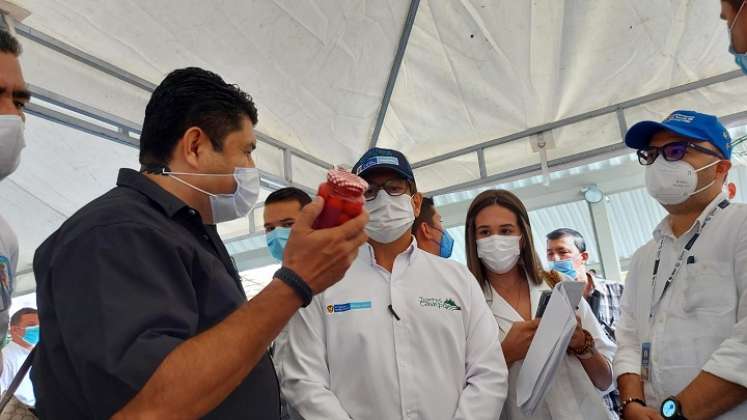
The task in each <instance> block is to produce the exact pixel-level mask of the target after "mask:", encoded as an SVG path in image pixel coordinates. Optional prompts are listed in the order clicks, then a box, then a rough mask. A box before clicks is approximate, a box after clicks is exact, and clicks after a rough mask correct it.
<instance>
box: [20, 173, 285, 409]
mask: <svg viewBox="0 0 747 420" xmlns="http://www.w3.org/2000/svg"><path fill="white" fill-rule="evenodd" d="M117 185H118V186H117V187H115V188H114V189H112V190H111V191H109V192H108V193H106V194H104V195H103V196H101V197H99V198H97V199H95V200H94V201H92V202H91V203H89V204H88V205H86V206H85V207H83V208H82V209H81V210H80V211H78V212H77V213H76V214H75V215H73V216H72V217H71V218H70V219H69V220H67V221H66V222H65V223H64V224H63V225H62V227H60V228H59V230H57V231H56V232H55V233H54V234H52V236H50V237H49V238H48V239H47V240H46V241H45V242H44V243H43V244H42V245H41V247H39V249H38V250H37V251H36V255H35V257H34V274H35V276H36V282H37V301H38V307H39V320H40V325H41V341H40V344H39V345H38V347H37V351H36V357H35V359H34V364H33V367H32V371H31V379H32V382H33V384H34V392H35V394H36V409H37V412H38V413H39V415H40V417H41V418H55V419H56V418H59V419H104V418H109V417H110V416H111V415H112V414H114V413H115V412H116V411H117V410H119V409H120V408H122V407H123V406H124V405H125V404H126V403H127V402H128V401H130V400H131V399H132V398H133V397H134V396H135V394H137V392H138V391H139V390H140V389H141V388H142V387H143V385H145V383H146V382H147V381H148V379H149V378H150V377H151V375H153V373H154V372H155V370H156V369H157V368H158V366H159V365H160V363H161V362H162V361H163V359H164V358H165V357H166V356H167V355H168V354H169V352H171V351H172V350H173V349H174V348H175V347H176V346H178V345H179V344H180V343H182V342H183V341H185V340H187V339H189V338H191V337H194V336H195V335H197V334H200V333H201V332H203V331H205V330H207V329H209V328H211V327H213V326H214V325H216V324H218V323H219V322H221V321H222V320H223V319H225V318H226V317H227V316H228V315H229V314H231V313H232V312H234V311H235V310H236V309H237V308H238V307H239V306H241V305H242V304H243V303H245V302H246V295H245V294H244V290H243V288H242V287H241V281H240V278H239V274H238V273H237V271H236V269H235V267H234V265H233V264H232V261H231V258H230V256H229V255H228V252H227V251H226V248H225V247H224V245H223V243H222V242H221V240H220V237H219V236H218V233H217V230H216V228H215V226H210V225H204V224H203V223H202V220H201V218H200V215H199V214H198V213H197V212H196V211H195V210H194V209H192V208H190V207H189V206H187V205H186V204H185V203H184V202H182V201H181V200H179V199H178V198H176V197H175V196H174V195H172V194H170V193H168V192H166V191H165V190H163V189H162V188H161V187H159V186H158V185H157V184H155V183H154V182H152V181H150V180H149V179H148V178H147V177H145V176H144V175H142V174H140V173H138V172H136V171H133V170H131V169H121V170H120V172H119V179H118V180H117ZM246 328H247V329H251V328H252V325H251V324H248V325H247V326H246ZM226 350H228V349H226ZM214 357H220V354H216V355H214ZM201 379H202V378H199V377H196V376H195V377H192V378H190V380H194V381H200V380H201ZM195 398H200V396H199V395H195ZM279 407H280V403H279V390H278V381H277V377H276V376H275V369H274V367H273V365H272V362H271V360H270V358H269V356H268V355H267V354H265V356H264V357H263V358H262V359H261V360H260V362H259V363H258V365H257V366H256V367H255V368H254V370H253V371H252V372H251V373H250V374H249V375H248V376H247V377H246V379H245V380H244V381H243V382H242V383H241V385H239V387H238V388H236V389H235V390H234V391H233V393H231V394H230V395H229V396H228V397H227V398H226V399H225V400H224V401H223V402H222V403H221V404H220V405H219V406H218V407H217V408H215V410H213V411H212V412H211V413H210V414H208V415H207V416H206V417H205V418H208V419H262V420H265V419H278V418H279V416H280V408H279Z"/></svg>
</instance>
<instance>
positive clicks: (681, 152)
mask: <svg viewBox="0 0 747 420" xmlns="http://www.w3.org/2000/svg"><path fill="white" fill-rule="evenodd" d="M690 149H692V150H695V151H698V152H700V153H705V154H707V155H711V156H715V157H717V158H719V159H723V156H721V155H720V154H719V153H717V152H714V151H713V150H710V149H706V148H705V147H703V146H698V145H697V144H694V143H690V142H688V141H675V142H672V143H667V144H665V145H664V146H660V147H657V146H648V147H645V148H643V149H639V150H638V151H637V152H636V154H638V162H639V163H640V164H641V165H644V166H648V165H651V164H653V163H654V162H655V161H656V158H658V157H659V154H661V155H662V156H664V159H665V160H666V161H668V162H676V161H678V160H682V158H684V157H685V155H686V154H687V152H688V151H689V150H690Z"/></svg>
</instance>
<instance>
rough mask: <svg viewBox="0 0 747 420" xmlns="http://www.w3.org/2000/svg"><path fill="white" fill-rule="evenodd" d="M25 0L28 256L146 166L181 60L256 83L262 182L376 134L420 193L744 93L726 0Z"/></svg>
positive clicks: (606, 147)
mask: <svg viewBox="0 0 747 420" xmlns="http://www.w3.org/2000/svg"><path fill="white" fill-rule="evenodd" d="M13 2H14V3H16V4H18V5H20V6H22V7H23V8H25V9H27V10H28V11H29V12H30V13H31V14H30V16H29V17H27V18H26V19H24V20H23V21H22V22H18V23H17V24H16V25H15V28H16V30H17V32H18V35H19V36H20V39H21V41H22V43H23V46H24V54H23V55H22V57H21V62H22V65H23V68H24V74H25V77H26V80H27V81H28V82H29V83H30V84H31V87H32V90H33V92H34V94H35V96H36V99H34V101H33V104H32V106H31V107H30V108H29V114H31V117H29V121H28V124H27V125H28V130H27V142H28V147H27V149H26V150H25V152H24V155H23V158H24V160H23V163H22V166H21V168H20V169H19V170H18V172H17V173H16V174H14V175H13V176H12V177H11V178H10V179H9V180H6V181H4V182H2V183H0V193H2V194H3V195H4V196H5V197H6V200H3V201H2V202H0V213H2V214H3V216H4V217H6V218H7V219H8V220H9V221H10V222H11V223H12V224H13V226H14V227H15V229H16V230H17V231H18V232H19V236H20V238H21V248H22V249H21V264H20V269H21V271H24V270H25V271H28V269H29V266H30V263H31V258H32V256H33V251H34V249H35V248H36V247H37V246H38V245H39V244H40V242H41V241H42V240H43V239H44V238H45V237H46V236H47V235H49V234H50V233H51V232H52V231H53V230H54V229H56V228H57V227H58V226H59V224H60V223H61V222H62V221H63V220H64V219H65V218H66V217H69V216H70V215H71V214H72V213H73V212H74V211H75V210H76V209H78V208H79V207H80V206H82V205H83V204H85V203H86V202H87V201H89V200H90V199H92V198H94V197H95V196H97V195H99V194H101V193H102V192H104V191H106V190H107V189H108V188H110V187H111V186H113V184H114V180H115V178H116V169H117V168H119V167H133V168H136V167H138V163H137V150H136V149H135V148H133V147H132V146H136V145H137V137H138V133H139V130H140V125H141V123H142V119H143V113H144V109H145V105H146V103H147V100H148V98H149V92H150V90H152V89H153V87H154V86H155V84H157V83H158V82H159V81H160V80H161V79H162V78H163V77H164V76H165V75H166V74H167V73H168V72H170V71H171V70H173V69H175V68H180V67H185V66H199V67H203V68H206V69H210V70H213V71H215V72H216V73H218V74H220V75H221V76H223V77H224V78H225V79H226V80H227V81H230V82H232V83H237V84H238V85H240V86H241V87H242V88H243V89H244V90H246V91H248V92H249V93H251V94H252V96H253V97H254V99H255V101H256V102H257V105H258V108H259V118H260V122H259V125H258V127H257V129H258V131H259V132H261V133H262V135H261V140H262V142H261V144H260V146H259V148H258V150H257V155H256V161H257V163H258V166H259V168H260V169H261V170H262V171H263V174H264V177H263V179H264V183H263V186H264V187H265V189H266V190H267V191H269V190H271V189H273V188H277V187H279V186H281V185H286V184H290V183H293V184H298V185H302V186H305V187H307V188H308V189H311V190H313V189H314V187H315V186H316V185H317V184H318V182H320V181H321V180H322V177H323V175H324V171H325V168H326V167H328V166H330V165H331V164H337V163H344V164H352V163H354V162H355V160H356V159H357V158H358V157H359V156H360V155H361V154H362V153H363V152H364V151H365V150H366V149H367V148H368V147H369V146H370V145H374V144H376V145H379V146H382V147H389V148H395V149H399V150H401V151H403V152H404V153H405V154H406V155H407V156H408V157H409V158H410V160H411V162H413V163H414V166H415V167H416V178H417V181H418V185H419V188H420V189H421V190H423V191H429V192H434V193H446V192H451V191H457V190H462V189H466V188H469V187H476V186H479V185H485V184H487V183H493V184H495V183H497V182H498V181H502V180H506V179H509V178H515V177H517V176H525V175H530V174H534V173H537V171H539V170H540V168H541V166H542V164H543V163H544V164H546V165H547V166H548V167H549V169H550V170H553V169H558V168H565V167H569V166H573V165H577V164H579V163H581V162H588V161H590V160H599V159H602V158H606V157H609V156H611V155H618V154H620V153H623V152H624V147H623V145H622V143H621V139H622V132H624V130H625V129H626V127H627V126H628V125H630V124H632V123H633V122H635V121H638V120H641V119H661V118H663V117H664V116H665V115H667V114H668V113H669V112H671V111H672V110H674V109H678V108H690V109H697V110H699V111H702V112H708V113H713V114H717V115H719V116H722V117H726V118H727V120H736V119H742V118H743V116H744V114H743V113H744V111H745V101H744V98H745V97H747V80H746V79H745V78H743V77H739V76H740V73H739V72H738V71H736V70H735V68H736V67H735V65H734V63H733V60H732V59H731V57H730V56H729V54H728V53H727V44H728V38H727V30H726V24H725V23H724V22H723V21H721V20H719V18H718V16H719V12H720V10H719V2H716V1H705V0H704V1H693V0H689V1H688V0H656V1H652V0H617V1H613V0H534V1H529V0H481V1H478V0H420V1H418V0H412V1H404V0H368V1H366V0H346V1H338V0H315V1H293V0H272V1H271V0H255V1H240V0H225V1H197V0H164V1H145V0H64V1H63V0H14V1H13ZM83 132H85V133H87V134H84V133H83ZM543 145H544V147H541V146H543ZM543 156H544V159H543ZM543 161H544V162H543ZM267 191H266V192H267ZM266 192H265V193H266ZM252 218H253V220H251V221H250V222H251V223H248V224H247V223H246V221H243V220H242V221H239V222H236V223H233V224H231V225H228V226H222V227H221V230H222V232H223V233H224V237H226V238H231V237H234V238H235V237H243V236H245V235H247V234H250V233H252V232H253V231H254V229H256V226H260V225H261V223H260V222H261V220H260V218H259V215H258V214H253V215H252Z"/></svg>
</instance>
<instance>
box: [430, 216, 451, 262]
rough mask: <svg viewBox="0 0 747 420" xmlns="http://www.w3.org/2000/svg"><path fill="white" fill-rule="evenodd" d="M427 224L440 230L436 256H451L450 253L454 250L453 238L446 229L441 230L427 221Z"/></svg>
mask: <svg viewBox="0 0 747 420" xmlns="http://www.w3.org/2000/svg"><path fill="white" fill-rule="evenodd" d="M428 226H430V227H431V228H433V229H435V230H437V231H439V232H441V240H440V241H439V242H438V256H439V257H442V258H449V257H451V253H452V251H454V238H453V237H452V236H451V234H449V232H448V231H447V230H446V229H443V230H441V229H439V228H437V227H435V226H433V225H431V224H430V223H428ZM433 242H435V241H433Z"/></svg>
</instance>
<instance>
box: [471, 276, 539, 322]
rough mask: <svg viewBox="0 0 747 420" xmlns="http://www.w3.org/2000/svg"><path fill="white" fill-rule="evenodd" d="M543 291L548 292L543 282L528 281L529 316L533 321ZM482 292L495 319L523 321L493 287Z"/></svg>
mask: <svg viewBox="0 0 747 420" xmlns="http://www.w3.org/2000/svg"><path fill="white" fill-rule="evenodd" d="M545 290H550V286H548V285H547V284H545V282H542V283H540V284H534V282H532V281H529V301H530V303H531V310H530V314H531V315H532V319H534V314H535V313H536V312H537V306H538V305H539V300H540V296H542V292H543V291H545ZM484 292H485V299H486V300H487V302H488V306H490V309H491V310H492V311H493V315H494V316H495V317H496V318H500V319H502V320H505V321H509V322H521V321H525V319H524V318H522V317H521V315H519V313H518V312H516V310H515V309H514V307H513V306H511V305H510V304H509V303H508V302H506V300H505V299H503V297H501V295H499V294H498V293H497V292H496V291H495V290H494V289H493V286H490V285H488V289H487V290H485V291H484Z"/></svg>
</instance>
